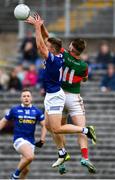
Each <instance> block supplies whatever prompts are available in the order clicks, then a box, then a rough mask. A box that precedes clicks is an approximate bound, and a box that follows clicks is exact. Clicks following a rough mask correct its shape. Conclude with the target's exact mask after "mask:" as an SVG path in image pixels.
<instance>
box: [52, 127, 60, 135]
mask: <svg viewBox="0 0 115 180" xmlns="http://www.w3.org/2000/svg"><path fill="white" fill-rule="evenodd" d="M59 132H60V128H57V127H53V128H52V133H55V134H58V133H59Z"/></svg>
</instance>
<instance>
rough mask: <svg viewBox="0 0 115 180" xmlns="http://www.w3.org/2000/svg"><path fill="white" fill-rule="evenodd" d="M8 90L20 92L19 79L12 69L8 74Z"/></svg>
mask: <svg viewBox="0 0 115 180" xmlns="http://www.w3.org/2000/svg"><path fill="white" fill-rule="evenodd" d="M8 89H9V90H11V92H15V91H17V90H18V91H20V90H22V84H21V81H20V80H19V78H18V77H17V73H16V69H14V70H13V71H12V72H11V74H10V78H9V83H8Z"/></svg>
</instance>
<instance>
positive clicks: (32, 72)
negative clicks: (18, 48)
mask: <svg viewBox="0 0 115 180" xmlns="http://www.w3.org/2000/svg"><path fill="white" fill-rule="evenodd" d="M37 81H38V75H37V72H36V68H35V65H34V64H31V65H30V67H29V70H28V71H27V72H26V74H25V79H24V81H23V86H24V87H34V86H36V85H37Z"/></svg>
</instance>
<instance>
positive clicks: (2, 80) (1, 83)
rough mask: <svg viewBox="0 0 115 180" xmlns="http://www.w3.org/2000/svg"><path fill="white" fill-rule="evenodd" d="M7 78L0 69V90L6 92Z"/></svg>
mask: <svg viewBox="0 0 115 180" xmlns="http://www.w3.org/2000/svg"><path fill="white" fill-rule="evenodd" d="M8 81H9V76H8V74H7V73H5V72H4V71H3V70H1V69H0V90H7V88H8Z"/></svg>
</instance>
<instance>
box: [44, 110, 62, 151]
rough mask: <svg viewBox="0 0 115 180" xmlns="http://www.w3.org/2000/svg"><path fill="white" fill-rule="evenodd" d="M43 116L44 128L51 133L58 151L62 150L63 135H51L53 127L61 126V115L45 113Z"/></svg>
mask: <svg viewBox="0 0 115 180" xmlns="http://www.w3.org/2000/svg"><path fill="white" fill-rule="evenodd" d="M45 115H46V128H47V129H48V131H49V132H50V133H51V135H52V137H53V140H54V142H55V143H56V146H57V148H58V149H61V148H63V147H64V145H65V138H64V135H62V134H55V133H53V129H54V128H55V127H60V126H61V119H62V115H48V114H47V113H45Z"/></svg>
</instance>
